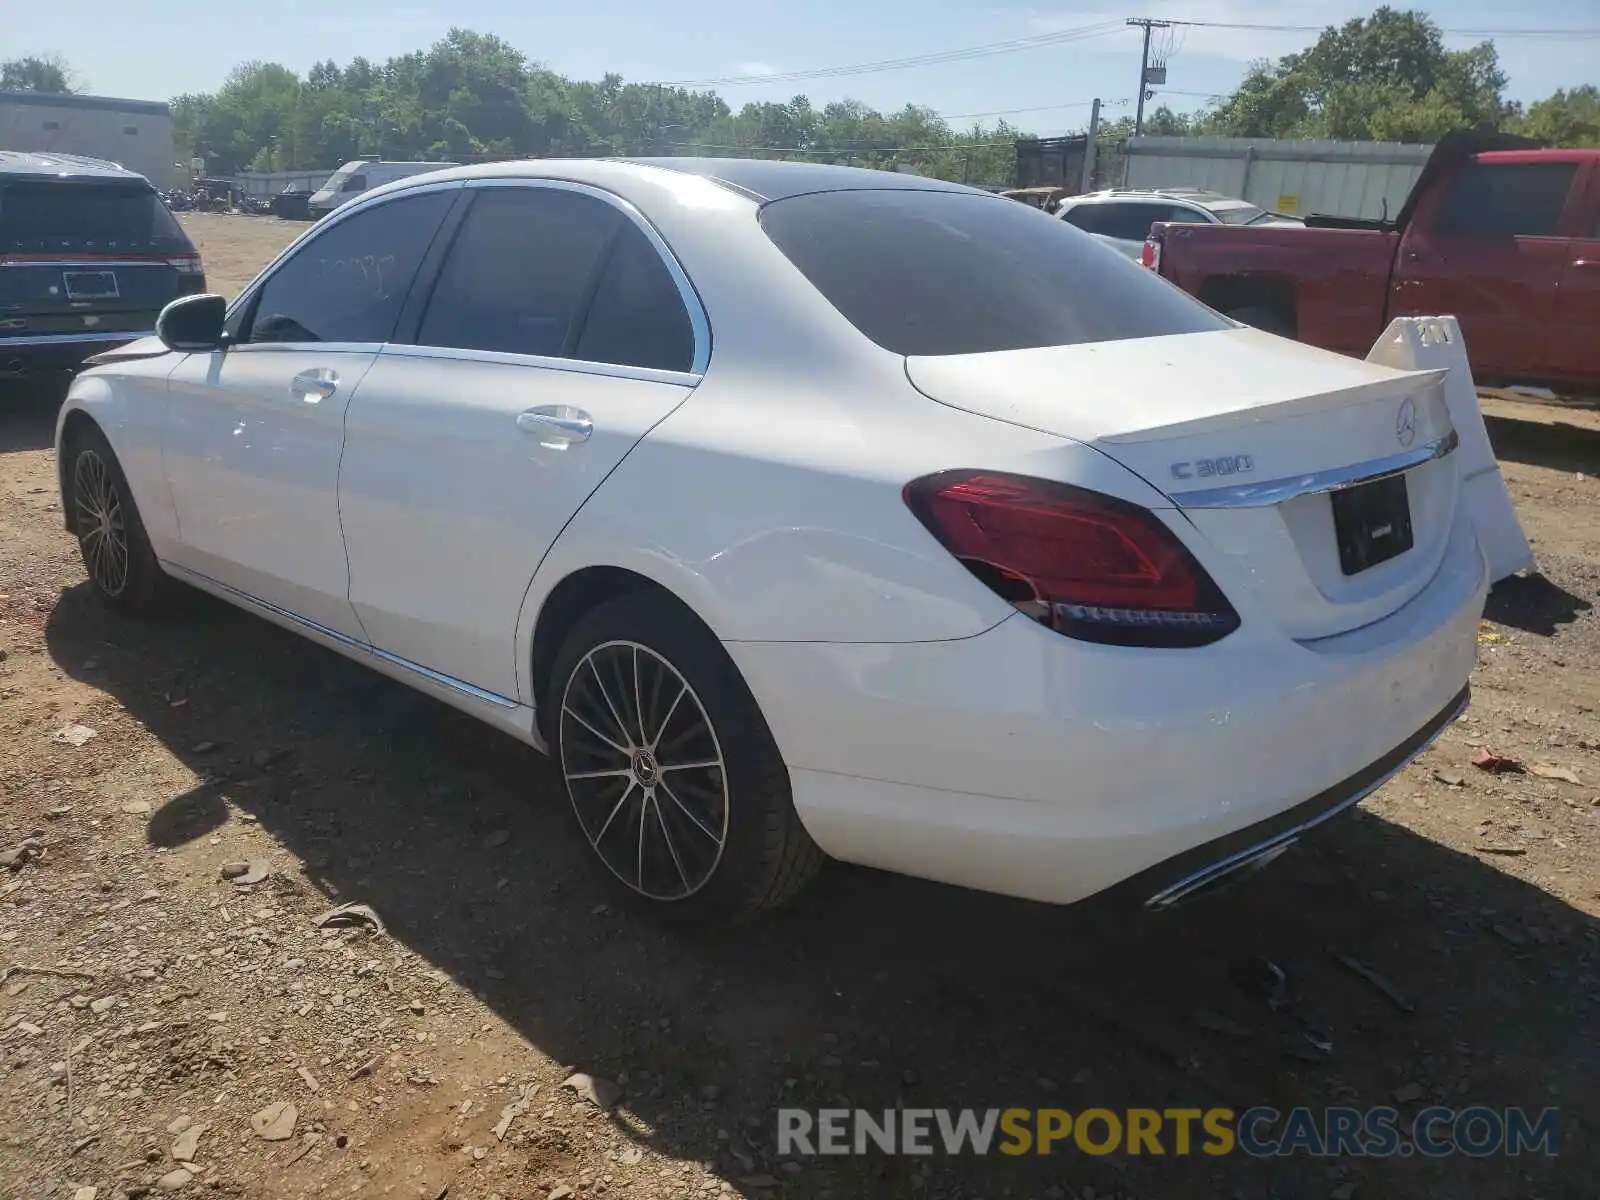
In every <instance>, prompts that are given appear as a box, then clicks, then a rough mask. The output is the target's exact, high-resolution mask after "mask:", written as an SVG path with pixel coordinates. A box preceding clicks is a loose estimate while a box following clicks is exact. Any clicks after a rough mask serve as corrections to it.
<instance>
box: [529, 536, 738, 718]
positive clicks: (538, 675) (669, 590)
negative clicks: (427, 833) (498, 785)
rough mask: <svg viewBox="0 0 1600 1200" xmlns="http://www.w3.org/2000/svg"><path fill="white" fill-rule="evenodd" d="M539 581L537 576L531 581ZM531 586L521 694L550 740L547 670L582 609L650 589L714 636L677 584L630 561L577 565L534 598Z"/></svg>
mask: <svg viewBox="0 0 1600 1200" xmlns="http://www.w3.org/2000/svg"><path fill="white" fill-rule="evenodd" d="M539 582H540V581H539V579H538V577H537V576H535V579H534V583H535V585H537V584H538V583H539ZM534 590H535V589H530V594H529V596H528V598H527V599H526V600H525V601H524V604H523V611H524V617H525V623H526V624H527V625H528V630H527V638H528V642H527V651H526V653H525V654H521V655H519V656H518V659H519V661H520V662H523V663H525V664H527V671H528V677H527V687H526V690H525V697H524V698H525V699H526V701H527V702H528V703H529V704H530V705H531V706H532V708H533V712H534V722H535V725H536V726H537V730H536V731H537V732H538V734H539V735H540V736H541V737H542V738H543V739H544V740H545V741H546V743H548V742H549V730H548V729H547V728H546V727H545V721H546V719H547V718H548V715H549V714H548V713H547V712H546V711H545V706H544V705H543V704H542V703H541V701H542V700H543V699H544V697H545V694H546V692H547V691H548V689H549V685H550V672H551V670H552V669H553V668H554V666H555V661H556V657H557V656H558V655H559V654H560V652H561V646H562V644H563V643H564V642H565V641H566V639H567V635H568V634H569V633H571V632H572V629H573V627H574V626H575V625H576V624H577V623H578V621H579V620H580V619H581V618H582V616H583V614H584V613H586V612H589V611H591V610H592V609H594V608H595V607H596V606H597V605H600V604H604V603H605V602H606V601H608V600H613V599H615V598H617V597H618V596H624V595H628V594H631V593H636V592H651V593H654V594H656V595H659V596H661V597H663V598H664V599H666V600H668V601H670V602H672V603H673V604H676V605H678V606H679V607H680V608H682V609H683V610H684V611H685V612H687V613H688V614H689V615H690V616H691V617H693V618H694V619H695V620H696V621H698V622H699V623H700V624H701V625H704V626H705V627H706V628H707V629H708V630H709V631H710V632H711V634H712V636H713V637H715V636H716V629H715V628H714V626H713V625H712V623H711V622H709V621H707V620H706V618H705V616H704V615H703V614H702V613H701V612H700V611H699V610H698V609H697V608H696V607H695V605H693V604H691V603H689V602H688V601H687V600H685V599H684V597H683V596H682V595H680V594H679V592H678V590H676V589H675V588H673V587H671V586H668V584H666V583H665V582H663V581H662V580H660V579H658V578H655V577H653V576H652V575H649V574H644V573H642V572H640V571H638V570H634V569H631V568H629V567H621V566H614V565H610V564H591V565H588V566H583V567H578V568H577V569H575V570H572V571H569V572H567V573H566V574H564V575H563V576H562V577H561V578H560V579H559V580H557V581H556V582H555V583H554V584H553V585H551V586H550V587H549V588H548V590H547V591H545V592H543V594H542V596H540V598H539V599H538V600H537V603H536V604H535V602H534V596H533V594H532V593H533V591H534ZM530 611H532V613H533V616H532V619H531V620H526V618H527V614H528V613H529V612H530Z"/></svg>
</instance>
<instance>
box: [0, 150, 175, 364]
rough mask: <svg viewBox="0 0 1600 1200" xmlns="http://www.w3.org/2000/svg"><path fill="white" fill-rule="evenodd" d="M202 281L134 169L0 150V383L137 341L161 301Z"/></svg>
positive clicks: (162, 207)
mask: <svg viewBox="0 0 1600 1200" xmlns="http://www.w3.org/2000/svg"><path fill="white" fill-rule="evenodd" d="M205 287H206V277H205V272H204V270H203V268H202V266H201V262H200V254H199V252H198V251H196V249H195V247H194V243H193V242H191V241H190V240H189V235H188V234H186V233H185V232H184V231H183V227H182V226H181V225H179V224H178V220H177V218H176V217H174V216H173V215H172V212H171V210H169V209H168V208H167V205H166V202H165V201H164V200H162V198H161V195H160V193H159V192H157V190H156V188H155V187H154V185H152V184H151V182H150V181H149V180H148V179H146V178H145V177H144V176H143V175H139V174H136V173H134V172H133V171H128V170H125V169H123V168H122V167H120V166H118V165H117V164H115V163H111V162H105V161H103V160H101V159H97V158H84V157H82V156H79V155H72V154H52V153H44V152H38V153H23V152H20V151H15V150H0V386H4V385H5V384H7V383H16V382H18V381H22V380H29V379H33V378H38V379H40V380H42V381H45V382H48V381H49V380H51V379H52V378H59V377H64V376H66V375H68V374H70V373H71V372H72V371H75V370H76V369H77V368H78V367H79V366H80V365H81V364H82V363H83V360H84V359H86V358H88V357H89V356H90V355H92V354H95V353H98V352H99V351H102V350H107V349H110V348H113V347H115V346H117V345H119V344H121V343H124V342H131V341H134V340H135V339H137V338H142V337H147V336H148V335H149V334H150V332H151V331H152V330H153V329H154V328H155V324H156V317H157V316H158V315H159V314H160V312H161V310H162V308H164V307H165V306H166V304H167V303H168V301H171V300H174V299H176V298H177V297H179V296H187V295H191V294H193V293H197V292H204V291H205Z"/></svg>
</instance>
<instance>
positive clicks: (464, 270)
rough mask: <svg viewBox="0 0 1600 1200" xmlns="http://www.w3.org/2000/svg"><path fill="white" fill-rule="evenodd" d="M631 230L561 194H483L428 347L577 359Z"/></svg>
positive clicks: (435, 303)
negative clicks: (583, 332)
mask: <svg viewBox="0 0 1600 1200" xmlns="http://www.w3.org/2000/svg"><path fill="white" fill-rule="evenodd" d="M621 222H622V216H621V215H620V214H619V213H618V212H617V210H616V209H614V208H612V207H611V206H610V205H609V204H606V203H604V202H602V201H600V200H595V199H592V198H591V197H588V196H580V195H577V194H575V193H573V192H566V191H558V190H556V189H554V188H484V189H483V190H482V191H480V192H479V193H478V194H477V196H476V197H475V198H474V200H473V203H472V209H471V211H469V212H468V213H467V217H466V220H465V221H463V222H462V224H461V231H460V232H459V233H458V234H457V235H456V240H455V243H454V244H453V245H452V246H451V247H450V253H449V255H448V257H447V258H446V259H445V265H444V270H443V271H441V272H440V274H439V282H438V283H437V284H436V285H435V286H434V289H433V296H432V298H431V299H430V300H429V301H428V311H427V312H426V313H425V314H424V315H423V318H422V327H421V328H420V329H419V330H418V331H417V343H418V344H419V345H423V346H449V347H453V348H455V349H458V350H498V351H502V352H504V353H507V354H533V355H540V356H543V357H547V358H570V357H571V351H570V347H571V345H572V343H573V341H574V340H575V339H576V337H577V334H578V321H579V319H580V318H581V317H582V315H583V311H584V308H585V306H586V305H587V304H588V302H589V298H590V296H592V295H593V294H594V290H595V286H596V284H597V283H598V281H599V276H600V271H601V269H602V268H603V267H604V265H605V255H606V253H607V251H608V250H609V249H610V246H611V239H612V236H613V235H614V234H615V233H616V232H617V227H618V225H619V224H621Z"/></svg>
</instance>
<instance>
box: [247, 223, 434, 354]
mask: <svg viewBox="0 0 1600 1200" xmlns="http://www.w3.org/2000/svg"><path fill="white" fill-rule="evenodd" d="M455 196H456V193H455V192H454V191H442V192H424V193H422V194H420V195H415V196H402V197H400V198H398V199H395V200H390V201H387V202H386V203H383V204H378V205H374V206H373V207H371V208H368V209H365V210H364V211H361V212H358V213H356V214H355V215H353V216H351V217H348V218H346V219H345V220H342V221H339V222H338V223H337V224H335V225H333V226H331V227H330V228H329V229H328V230H327V231H326V232H325V233H322V234H319V235H318V236H317V237H315V238H313V239H312V240H311V241H309V242H307V243H306V244H305V245H304V246H302V247H300V249H298V250H297V251H295V253H294V254H293V255H291V256H290V257H289V258H288V259H287V260H286V261H285V262H284V263H283V265H282V266H280V267H279V268H278V269H277V270H276V271H274V272H273V273H272V275H271V276H270V277H269V278H268V279H267V281H266V283H265V284H263V285H262V288H261V292H260V296H259V299H258V300H257V301H256V303H255V306H254V310H255V311H254V314H253V316H252V318H251V320H250V324H249V329H248V331H247V332H246V335H245V337H244V339H243V340H245V341H247V342H363V343H372V342H386V341H388V340H389V337H390V335H391V334H392V333H393V332H394V325H395V321H396V320H397V319H398V318H399V316H400V308H401V305H403V304H404V303H405V298H406V292H407V291H408V290H409V289H410V287H411V281H412V279H413V278H414V277H415V275H416V273H417V268H418V267H419V266H420V265H421V264H422V258H423V256H424V255H425V254H426V253H427V252H428V246H429V244H430V243H431V242H432V241H433V237H434V234H435V233H437V232H438V229H439V224H440V222H441V221H443V220H444V216H445V213H446V212H447V211H449V208H450V204H451V202H452V201H453V200H454V199H455Z"/></svg>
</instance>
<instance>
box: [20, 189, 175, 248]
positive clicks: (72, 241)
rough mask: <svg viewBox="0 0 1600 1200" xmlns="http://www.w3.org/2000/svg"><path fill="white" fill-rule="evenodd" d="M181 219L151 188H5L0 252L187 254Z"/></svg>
mask: <svg viewBox="0 0 1600 1200" xmlns="http://www.w3.org/2000/svg"><path fill="white" fill-rule="evenodd" d="M192 250H193V246H192V245H191V244H190V242H189V239H188V237H187V236H186V235H185V234H184V232H183V229H182V227H181V226H180V225H179V224H178V221H177V218H175V217H174V216H173V215H172V213H171V212H170V211H169V210H168V209H167V206H166V205H165V204H163V203H162V201H161V197H160V196H158V195H156V193H155V192H154V191H153V190H152V189H151V188H150V187H148V186H147V185H142V184H140V185H134V186H131V187H130V186H128V185H125V184H120V183H118V184H107V183H31V182H28V183H11V184H4V185H0V253H3V254H16V253H47V252H51V251H55V252H59V253H66V254H105V253H117V252H122V253H128V254H186V253H189V252H190V251H192Z"/></svg>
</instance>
